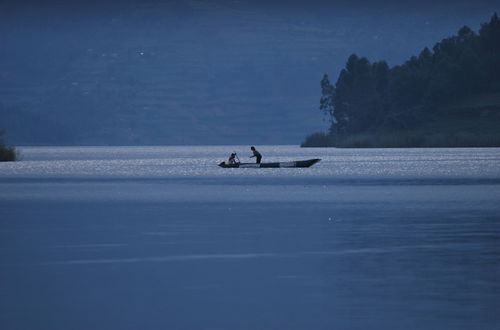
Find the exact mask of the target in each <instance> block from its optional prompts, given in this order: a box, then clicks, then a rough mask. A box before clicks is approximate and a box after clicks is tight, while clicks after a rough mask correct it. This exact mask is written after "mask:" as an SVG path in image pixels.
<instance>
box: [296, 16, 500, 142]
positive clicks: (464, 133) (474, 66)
mask: <svg viewBox="0 0 500 330" xmlns="http://www.w3.org/2000/svg"><path fill="white" fill-rule="evenodd" d="M321 86H322V98H321V101H320V109H321V110H322V111H323V112H325V113H326V114H327V115H329V116H330V118H331V123H332V124H331V127H330V131H329V133H328V134H327V135H318V134H316V135H314V136H311V137H309V138H308V140H307V141H306V142H305V143H304V144H303V145H304V146H316V145H317V146H319V145H322V146H324V145H331V146H338V147H432V146H435V147H444V146H450V147H459V146H474V147H475V146H485V147H486V146H487V147H489V146H500V129H499V128H500V19H499V18H498V16H497V15H496V14H494V15H493V16H492V18H491V20H490V21H489V22H488V23H484V24H482V25H481V28H480V29H479V32H478V33H476V32H474V31H473V30H471V29H470V28H468V27H467V26H464V27H462V28H461V29H460V30H459V31H458V33H457V35H455V36H452V37H449V38H446V39H443V40H442V41H441V42H439V43H437V44H436V45H435V46H434V47H433V49H432V50H429V49H428V48H425V49H423V50H422V51H421V52H420V54H419V55H418V56H412V57H411V58H410V59H409V60H408V61H406V62H405V63H404V64H403V65H397V66H394V67H392V68H389V66H388V65H387V63H386V62H384V61H380V62H374V63H370V62H369V61H368V60H367V59H366V58H364V57H358V56H356V55H354V54H353V55H351V56H350V57H349V59H348V61H347V64H346V68H345V69H343V70H342V71H341V72H340V75H339V78H338V80H337V82H336V83H335V85H332V84H331V83H330V81H329V79H328V76H326V75H325V76H324V77H323V80H322V81H321Z"/></svg>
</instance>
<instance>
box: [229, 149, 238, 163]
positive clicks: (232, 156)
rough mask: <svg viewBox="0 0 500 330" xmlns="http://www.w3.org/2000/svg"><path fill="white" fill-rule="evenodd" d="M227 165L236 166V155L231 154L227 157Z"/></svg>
mask: <svg viewBox="0 0 500 330" xmlns="http://www.w3.org/2000/svg"><path fill="white" fill-rule="evenodd" d="M227 163H228V164H229V165H233V164H237V163H238V162H237V161H236V153H235V152H233V153H232V154H231V156H229V159H228V160H227Z"/></svg>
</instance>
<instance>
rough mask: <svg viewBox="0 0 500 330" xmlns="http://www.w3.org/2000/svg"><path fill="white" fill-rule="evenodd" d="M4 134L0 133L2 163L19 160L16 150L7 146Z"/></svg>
mask: <svg viewBox="0 0 500 330" xmlns="http://www.w3.org/2000/svg"><path fill="white" fill-rule="evenodd" d="M3 134H4V132H3V131H0V162H12V161H15V160H16V159H17V158H18V152H17V150H16V148H14V147H11V146H8V145H6V144H5V143H4V142H3V140H2V136H3Z"/></svg>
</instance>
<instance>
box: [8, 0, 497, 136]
mask: <svg viewBox="0 0 500 330" xmlns="http://www.w3.org/2000/svg"><path fill="white" fill-rule="evenodd" d="M494 11H500V7H499V3H498V1H496V0H495V1H491V0H477V1H466V0H457V1H446V0H436V1H339V0H336V1H317V0H313V1H276V0H272V1H252V0H242V1H229V0H228V1H226V0H206V1H205V0H204V1H182V0H178V1H149V0H144V1H141V0H128V1H110V0H106V1H83V0H82V1H50V0H38V1H28V0H4V1H1V2H0V40H1V42H0V129H5V130H7V134H8V135H7V138H8V139H9V141H10V142H11V143H13V144H15V145H20V144H22V145H34V144H37V145H61V144H74V145H152V144H154V145H193V144H194V145H198V144H244V143H245V144H246V143H252V144H299V143H300V142H301V141H302V140H303V139H304V137H305V136H306V135H308V134H310V133H312V132H314V131H318V130H323V131H325V130H326V129H327V127H328V123H327V122H323V121H322V119H323V116H322V114H321V112H320V111H319V110H318V105H319V98H320V93H321V90H320V86H319V82H320V80H321V78H322V76H323V74H325V73H328V74H329V75H330V78H331V80H332V81H335V80H336V78H337V76H338V74H339V72H340V70H341V69H342V68H343V67H344V66H345V62H346V60H347V58H348V56H349V55H351V54H352V53H357V54H358V55H360V56H366V57H368V58H369V59H370V60H371V61H378V60H387V61H388V62H389V64H390V65H396V64H401V63H403V62H404V61H406V60H407V59H409V58H410V56H412V55H418V54H419V52H420V51H421V50H422V49H423V48H424V47H431V48H432V47H433V46H434V45H435V44H436V43H437V42H438V41H440V40H441V39H443V38H445V37H449V36H451V35H453V34H455V33H456V32H457V31H458V30H459V29H460V28H461V27H462V26H464V25H468V26H470V27H471V28H472V29H473V30H475V31H477V30H478V28H479V25H480V23H481V22H486V21H488V20H489V18H490V17H491V15H492V14H493V12H494Z"/></svg>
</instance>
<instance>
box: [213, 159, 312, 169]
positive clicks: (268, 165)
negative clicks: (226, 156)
mask: <svg viewBox="0 0 500 330" xmlns="http://www.w3.org/2000/svg"><path fill="white" fill-rule="evenodd" d="M320 160H321V159H319V158H314V159H308V160H297V161H294V162H277V163H260V164H257V163H236V164H226V162H221V163H220V164H219V166H220V167H224V168H236V167H241V168H278V167H310V166H312V165H314V164H316V163H317V162H319V161H320Z"/></svg>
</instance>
